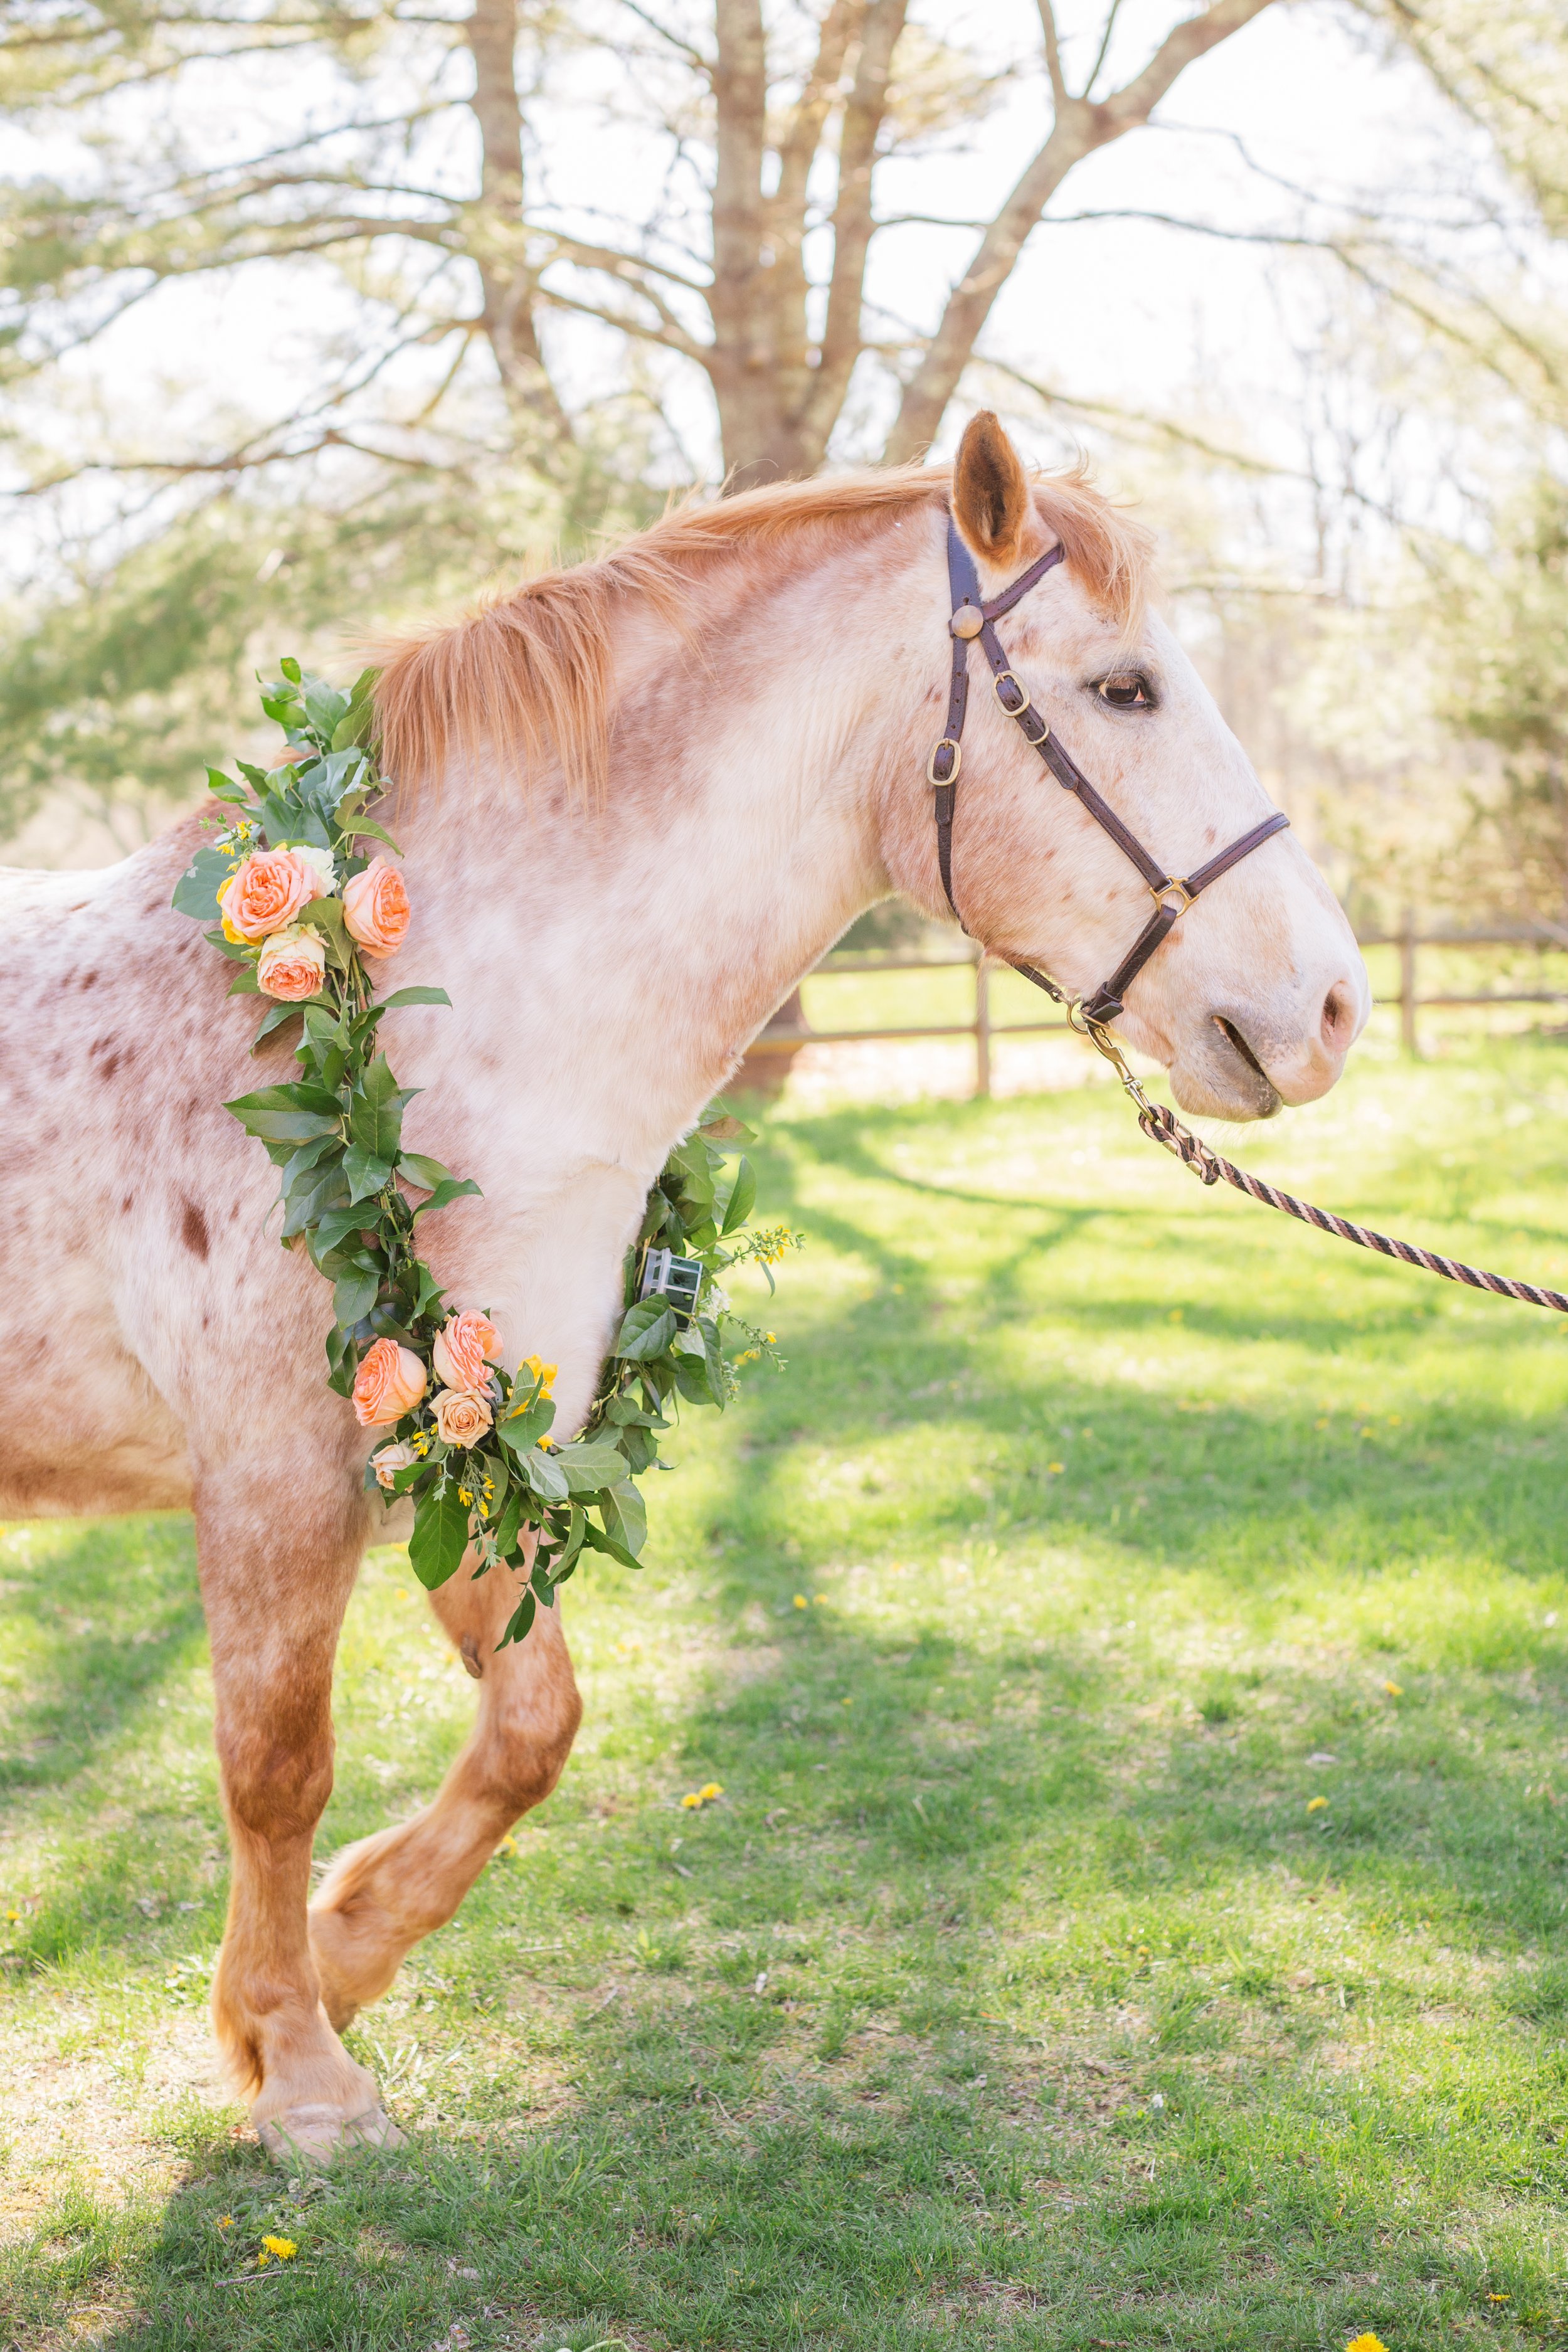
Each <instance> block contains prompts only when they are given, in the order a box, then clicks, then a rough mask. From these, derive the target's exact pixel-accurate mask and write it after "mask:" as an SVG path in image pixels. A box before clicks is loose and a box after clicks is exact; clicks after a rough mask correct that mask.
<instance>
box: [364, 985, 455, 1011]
mask: <svg viewBox="0 0 1568 2352" xmlns="http://www.w3.org/2000/svg"><path fill="white" fill-rule="evenodd" d="M451 1002H452V1000H451V998H450V997H449V996H448V995H447V992H446V990H445V989H444V988H400V989H399V990H398V992H397V993H396V995H395V996H386V997H383V999H382V1003H381V1009H382V1011H383V1012H384V1013H401V1012H402V1010H403V1008H404V1006H405V1004H450V1003H451Z"/></svg>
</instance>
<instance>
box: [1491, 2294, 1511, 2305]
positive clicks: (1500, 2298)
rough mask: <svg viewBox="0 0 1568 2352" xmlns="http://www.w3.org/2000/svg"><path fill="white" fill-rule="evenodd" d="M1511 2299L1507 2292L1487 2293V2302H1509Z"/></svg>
mask: <svg viewBox="0 0 1568 2352" xmlns="http://www.w3.org/2000/svg"><path fill="white" fill-rule="evenodd" d="M1512 2300H1513V2298H1512V2296H1511V2295H1507V2294H1489V2295H1488V2297H1487V2301H1488V2302H1489V2303H1511V2302H1512Z"/></svg>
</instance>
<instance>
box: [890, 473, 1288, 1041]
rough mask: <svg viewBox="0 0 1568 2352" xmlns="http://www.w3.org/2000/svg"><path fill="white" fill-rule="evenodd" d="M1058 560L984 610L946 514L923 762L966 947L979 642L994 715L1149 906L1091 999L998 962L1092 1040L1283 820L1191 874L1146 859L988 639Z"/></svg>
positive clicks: (1040, 566) (1018, 965) (951, 901)
mask: <svg viewBox="0 0 1568 2352" xmlns="http://www.w3.org/2000/svg"><path fill="white" fill-rule="evenodd" d="M1061 561H1062V550H1061V548H1060V547H1053V548H1052V549H1051V550H1050V551H1049V553H1048V554H1046V555H1042V556H1041V557H1040V559H1039V561H1038V562H1036V563H1031V564H1030V566H1029V568H1028V570H1027V571H1026V572H1020V573H1019V574H1018V577H1017V578H1016V580H1014V581H1012V582H1010V583H1009V584H1008V585H1007V586H1006V587H1005V588H1004V589H1003V591H1002V593H1001V594H1000V595H999V596H993V597H992V598H991V599H990V601H989V602H988V603H987V602H985V601H984V600H983V599H982V597H981V593H980V574H979V572H977V571H976V569H975V566H974V559H973V556H972V555H971V554H970V552H969V550H968V548H967V547H965V545H964V543H963V540H962V539H961V538H960V537H959V533H958V526H957V524H956V523H955V522H954V521H953V520H952V516H951V514H950V515H949V517H948V520H947V577H948V585H949V587H950V589H951V590H952V620H951V621H950V622H949V624H948V627H949V632H950V634H951V635H952V690H951V692H950V693H949V695H948V698H947V727H946V731H945V732H944V733H943V735H942V740H941V741H940V742H939V743H938V744H937V746H936V749H935V750H934V751H932V753H931V758H930V759H929V760H928V761H927V762H926V776H927V779H928V781H929V782H931V785H932V786H933V787H934V789H935V792H936V855H937V863H938V865H939V866H941V868H942V888H943V889H944V890H945V891H946V893H947V903H948V905H949V906H950V907H951V908H952V911H953V914H954V915H955V916H956V917H957V919H958V926H959V929H961V930H962V931H963V933H964V935H965V936H966V937H967V938H969V939H973V937H974V934H973V931H971V930H970V929H969V926H968V924H967V923H966V922H965V921H964V919H963V916H962V915H961V914H959V911H958V901H957V899H956V898H954V897H953V895H952V818H953V811H954V808H955V806H956V803H957V800H958V777H959V770H960V768H961V767H962V766H963V718H964V712H965V710H966V709H968V705H969V648H970V646H971V645H972V644H973V643H974V641H975V640H976V638H978V640H979V643H980V646H981V650H982V651H983V652H984V656H985V658H986V660H987V661H988V662H989V663H990V665H991V669H992V684H993V687H994V691H995V695H996V699H997V702H998V703H999V704H1000V706H1001V708H1002V709H1004V710H1005V712H1006V714H1007V716H1008V718H1009V719H1012V720H1014V722H1015V723H1016V726H1017V728H1018V730H1019V732H1020V733H1021V734H1022V736H1023V738H1024V740H1025V741H1026V743H1028V744H1029V745H1030V746H1031V747H1032V748H1033V749H1034V750H1035V751H1037V752H1038V753H1039V755H1040V757H1041V759H1042V760H1043V761H1045V763H1046V765H1047V768H1048V769H1049V770H1050V772H1051V773H1052V775H1053V776H1055V778H1056V780H1057V782H1058V784H1060V786H1061V788H1062V790H1063V791H1064V792H1067V793H1072V794H1073V795H1074V797H1075V798H1076V799H1077V800H1079V802H1080V803H1082V805H1083V806H1084V807H1085V808H1086V809H1087V810H1088V811H1089V814H1090V816H1091V817H1093V819H1094V821H1095V823H1096V824H1099V825H1100V826H1101V827H1102V828H1103V829H1104V831H1105V832H1107V833H1108V834H1109V835H1110V838H1111V839H1112V841H1113V842H1115V844H1116V845H1117V847H1118V849H1120V850H1121V853H1122V855H1123V856H1125V857H1128V858H1130V859H1131V862H1132V864H1133V865H1134V866H1136V867H1137V868H1138V871H1139V873H1140V874H1142V877H1143V879H1144V881H1145V883H1146V884H1147V885H1148V887H1149V895H1150V897H1151V898H1152V899H1153V901H1154V912H1153V914H1152V916H1151V917H1150V919H1149V920H1148V922H1147V923H1146V924H1145V925H1144V927H1143V929H1142V931H1141V932H1140V933H1139V935H1138V937H1137V939H1136V940H1134V941H1133V943H1132V946H1131V948H1130V949H1129V950H1128V951H1127V953H1126V955H1125V956H1123V958H1122V960H1121V962H1120V963H1119V964H1118V965H1117V967H1116V970H1115V971H1113V972H1112V973H1111V975H1110V979H1109V980H1108V981H1106V982H1104V984H1103V986H1101V987H1100V988H1097V989H1096V990H1095V992H1094V993H1093V995H1092V996H1086V997H1083V998H1081V999H1079V1000H1071V999H1069V997H1068V992H1067V991H1066V990H1065V989H1063V988H1059V987H1058V984H1057V982H1055V981H1054V980H1051V979H1050V978H1048V977H1047V974H1046V973H1045V972H1043V971H1037V970H1036V968H1035V966H1034V965H1033V964H1032V963H1025V962H1024V961H1022V960H1021V959H1020V958H1019V957H1017V956H1005V957H1004V958H1003V961H1005V962H1006V963H1009V964H1011V965H1012V967H1013V970H1014V971H1019V972H1022V973H1023V975H1024V978H1025V979H1026V980H1032V981H1033V982H1034V983H1035V986H1036V987H1037V988H1043V989H1044V990H1045V992H1046V994H1047V996H1049V997H1053V998H1054V999H1055V1001H1056V1002H1057V1003H1058V1004H1066V1005H1068V1010H1069V1017H1076V1018H1077V1019H1078V1020H1079V1022H1080V1023H1082V1024H1086V1025H1089V1027H1090V1031H1091V1034H1092V1031H1093V1030H1094V1029H1096V1028H1102V1027H1103V1026H1104V1024H1106V1023H1107V1022H1108V1021H1114V1020H1115V1019H1116V1017H1117V1015H1118V1013H1120V1012H1121V1009H1122V1002H1123V999H1124V998H1125V996H1126V994H1127V991H1128V989H1129V988H1130V987H1131V983H1132V982H1133V981H1134V980H1135V979H1136V978H1137V976H1138V974H1139V973H1140V972H1141V971H1142V969H1143V967H1144V965H1145V964H1146V963H1147V962H1148V961H1149V959H1150V957H1151V956H1152V954H1153V952H1154V950H1155V949H1156V948H1157V947H1158V946H1159V945H1160V942H1161V941H1162V940H1163V938H1164V937H1165V934H1166V933H1167V932H1168V931H1169V930H1170V929H1172V927H1173V924H1174V923H1175V922H1177V920H1178V919H1180V918H1181V917H1182V916H1183V915H1184V914H1185V913H1186V910H1187V908H1189V907H1190V906H1191V905H1192V903H1193V900H1194V898H1196V897H1197V896H1198V894H1199V892H1200V891H1203V890H1206V889H1207V888H1208V886H1209V884H1210V883H1211V882H1217V881H1218V879H1219V877H1220V876H1221V875H1222V874H1228V873H1229V871H1230V869H1231V867H1232V866H1238V865H1239V864H1240V863H1241V860H1242V859H1243V858H1244V857H1246V856H1249V855H1250V854H1251V852H1252V851H1253V850H1255V849H1257V848H1258V847H1259V846H1260V845H1262V844H1263V843H1264V842H1266V841H1267V840H1268V839H1269V837H1270V836H1271V835H1274V834H1276V833H1281V832H1283V830H1284V829H1285V827H1286V826H1287V825H1288V824H1289V822H1290V820H1289V817H1288V816H1287V815H1286V814H1285V813H1284V811H1283V810H1282V809H1276V810H1275V811H1274V814H1272V815H1271V816H1267V817H1265V818H1264V820H1263V823H1262V824H1255V825H1254V826H1253V828H1252V831H1251V832H1250V833H1244V834H1243V835H1242V836H1241V838H1240V840H1239V841H1233V842H1232V843H1231V845H1230V847H1229V848H1228V849H1222V850H1221V851H1220V853H1219V856H1217V857H1211V858H1210V859H1209V861H1208V863H1207V865H1206V866H1196V867H1194V871H1193V872H1192V873H1191V874H1187V875H1182V876H1178V875H1174V874H1167V873H1166V871H1165V869H1164V867H1163V866H1161V865H1159V864H1157V863H1156V861H1155V860H1154V859H1153V858H1152V857H1151V856H1150V855H1149V852H1148V851H1147V850H1146V849H1145V848H1144V846H1143V845H1142V842H1141V841H1140V840H1139V838H1138V836H1137V835H1136V834H1134V833H1131V832H1129V830H1128V828H1127V827H1126V825H1124V824H1122V822H1121V818H1120V817H1119V816H1118V815H1117V814H1116V811H1115V810H1114V809H1113V808H1112V807H1111V806H1110V803H1109V802H1108V801H1105V800H1102V799H1101V798H1100V794H1099V793H1097V792H1096V791H1095V788H1094V786H1093V785H1092V784H1091V783H1090V782H1089V778H1088V777H1087V776H1086V775H1085V774H1084V772H1083V771H1082V769H1081V768H1080V767H1079V765H1078V763H1077V761H1075V760H1074V759H1073V758H1072V756H1071V755H1070V753H1068V751H1064V750H1063V748H1062V746H1061V745H1060V744H1059V743H1058V741H1057V740H1056V737H1055V736H1054V735H1053V734H1052V733H1051V730H1050V729H1049V727H1048V726H1047V724H1046V721H1045V719H1043V718H1042V717H1041V715H1040V713H1039V712H1038V711H1037V709H1035V706H1034V704H1033V703H1032V702H1031V701H1030V699H1029V696H1028V692H1027V689H1026V688H1025V686H1024V685H1023V684H1022V682H1021V681H1020V679H1019V678H1018V677H1016V676H1015V674H1014V672H1013V671H1012V670H1011V669H1010V668H1009V667H1008V664H1007V656H1006V653H1005V650H1004V648H1003V645H1002V640H1001V639H1000V637H998V635H996V628H995V624H996V623H997V622H998V621H999V620H1000V619H1001V617H1002V615H1003V614H1005V613H1010V612H1011V611H1012V609H1013V607H1014V605H1015V604H1017V603H1018V601H1019V599H1020V598H1021V597H1023V596H1025V595H1026V594H1027V593H1028V591H1029V590H1030V589H1031V588H1032V587H1034V585H1035V583H1036V582H1037V581H1039V580H1043V579H1044V578H1045V576H1046V573H1047V572H1049V571H1051V570H1052V569H1053V567H1054V566H1055V565H1057V564H1058V563H1059V562H1061ZM976 624H978V625H976Z"/></svg>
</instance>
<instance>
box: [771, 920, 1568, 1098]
mask: <svg viewBox="0 0 1568 2352" xmlns="http://www.w3.org/2000/svg"><path fill="white" fill-rule="evenodd" d="M1360 945H1361V946H1362V947H1363V948H1390V947H1391V948H1396V949H1397V950H1398V951H1399V990H1398V993H1397V994H1396V995H1394V996H1390V997H1384V998H1381V999H1380V1000H1379V1002H1380V1003H1383V1004H1385V1005H1389V1006H1393V1005H1395V1004H1397V1006H1398V1007H1399V1034H1400V1042H1401V1044H1402V1045H1404V1047H1405V1052H1406V1053H1408V1054H1411V1055H1415V1054H1417V1053H1418V1052H1419V1050H1420V1049H1419V1039H1418V1032H1417V1025H1416V1024H1417V1015H1418V1014H1419V1013H1422V1012H1423V1011H1425V1010H1428V1009H1431V1010H1436V1009H1438V1008H1440V1007H1441V1008H1449V1009H1457V1008H1459V1007H1462V1006H1476V1005H1488V1004H1568V992H1564V991H1562V990H1556V989H1508V988H1504V989H1497V990H1491V991H1489V992H1486V993H1484V994H1479V995H1468V996H1466V995H1449V994H1442V993H1439V994H1437V995H1435V996H1423V995H1421V994H1420V992H1419V988H1418V962H1419V956H1420V951H1421V950H1422V949H1423V948H1462V949H1468V948H1500V947H1514V948H1517V947H1534V948H1556V949H1558V950H1568V937H1565V936H1563V934H1560V933H1558V932H1556V931H1552V930H1548V929H1545V928H1544V927H1542V926H1540V925H1531V924H1522V923H1521V924H1515V925H1511V926H1510V925H1507V924H1498V925H1496V926H1494V927H1493V928H1492V929H1489V930H1479V931H1468V930H1467V931H1457V930H1456V931H1417V930H1416V929H1415V925H1414V922H1411V923H1409V924H1407V925H1405V927H1404V928H1403V929H1400V930H1397V931H1369V932H1365V933H1363V934H1362V935H1361V937H1360ZM1006 969H1007V967H1006V966H1005V964H1000V963H996V962H994V961H993V960H992V959H990V958H988V957H986V956H983V955H976V954H974V953H969V954H958V955H877V954H861V953H855V952H847V951H845V950H833V951H832V952H831V953H830V954H828V955H826V956H824V958H823V959H822V961H821V962H820V963H819V964H818V965H817V966H816V971H817V972H819V973H832V972H872V971H953V970H968V971H971V972H973V976H974V977H973V986H974V1012H973V1018H972V1019H970V1020H968V1021H947V1022H938V1023H933V1024H914V1025H912V1026H910V1027H908V1028H904V1027H897V1026H895V1027H889V1028H870V1029H810V1028H805V1027H803V1026H801V1025H800V1024H798V1023H795V1022H780V1023H778V1024H770V1025H769V1026H768V1027H767V1028H766V1029H764V1030H763V1032H762V1033H761V1034H760V1035H758V1036H756V1037H754V1038H753V1039H752V1043H751V1045H750V1046H749V1047H748V1048H747V1055H746V1058H747V1060H748V1062H750V1061H751V1060H752V1056H753V1055H766V1056H769V1057H772V1056H773V1055H788V1056H789V1057H790V1058H791V1059H793V1058H794V1056H795V1055H796V1054H798V1053H799V1052H800V1051H801V1048H802V1047H803V1046H805V1045H864V1044H865V1043H867V1042H868V1040H870V1039H873V1038H876V1039H881V1038H888V1039H894V1038H917V1037H920V1038H924V1037H971V1038H973V1041H974V1091H975V1093H976V1094H980V1095H988V1094H989V1093H990V1091H991V1045H992V1040H993V1039H994V1038H996V1037H1033V1036H1039V1035H1042V1034H1044V1033H1046V1032H1047V1031H1048V1030H1068V1028H1069V1026H1070V1024H1068V1021H1067V1020H1066V1019H1065V1017H1064V1016H1063V1015H1062V1014H1061V1013H1052V1014H1050V1015H1048V1016H1046V1017H1043V1018H1041V1019H1039V1020H1037V1021H1004V1022H996V1021H993V1019H992V1018H991V974H992V972H993V971H1005V970H1006ZM1047 1002H1048V1000H1047V999H1042V1003H1047Z"/></svg>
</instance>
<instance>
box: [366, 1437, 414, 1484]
mask: <svg viewBox="0 0 1568 2352" xmlns="http://www.w3.org/2000/svg"><path fill="white" fill-rule="evenodd" d="M418 1459H419V1456H418V1455H417V1454H416V1453H415V1451H414V1448H413V1447H412V1445H405V1444H403V1442H402V1440H401V1439H400V1440H399V1441H398V1443H397V1444H395V1445H384V1446H383V1447H382V1449H381V1452H380V1453H379V1454H372V1456H371V1465H370V1466H371V1468H372V1469H373V1470H374V1472H375V1483H376V1485H377V1486H384V1487H385V1488H386V1489H387V1491H388V1493H390V1492H391V1489H392V1482H393V1480H394V1479H395V1477H396V1475H397V1474H398V1472H399V1471H400V1470H406V1469H407V1468H408V1467H409V1465H410V1464H412V1463H415V1462H417V1461H418Z"/></svg>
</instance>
